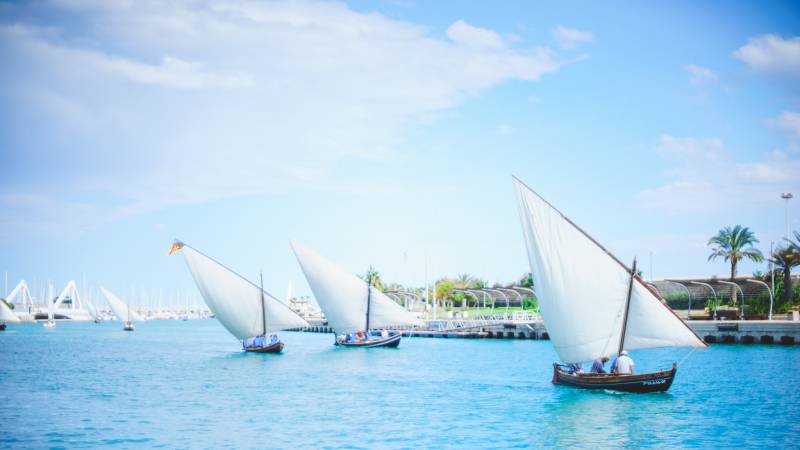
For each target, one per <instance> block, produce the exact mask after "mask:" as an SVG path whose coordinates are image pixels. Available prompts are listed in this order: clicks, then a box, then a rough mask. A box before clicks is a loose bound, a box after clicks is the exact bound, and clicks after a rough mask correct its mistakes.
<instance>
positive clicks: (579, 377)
mask: <svg viewBox="0 0 800 450" xmlns="http://www.w3.org/2000/svg"><path fill="white" fill-rule="evenodd" d="M677 370H678V365H677V364H675V363H673V364H672V369H670V370H664V371H661V372H650V373H642V374H634V375H613V374H602V373H581V374H570V373H569V372H567V371H566V370H563V369H562V366H561V365H559V364H553V384H560V385H564V386H572V387H576V388H581V389H608V390H611V391H620V392H636V393H647V392H664V391H666V390H667V389H669V387H670V386H672V380H673V379H674V378H675V372H676V371H677Z"/></svg>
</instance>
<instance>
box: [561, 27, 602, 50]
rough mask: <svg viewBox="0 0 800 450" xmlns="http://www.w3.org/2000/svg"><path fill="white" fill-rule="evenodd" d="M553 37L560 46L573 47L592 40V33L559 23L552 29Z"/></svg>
mask: <svg viewBox="0 0 800 450" xmlns="http://www.w3.org/2000/svg"><path fill="white" fill-rule="evenodd" d="M553 37H554V38H555V39H556V42H558V45H559V46H561V48H575V47H577V46H578V45H580V44H582V43H584V42H592V41H594V34H592V32H590V31H581V30H576V29H574V28H567V27H565V26H563V25H559V26H557V27H555V28H554V29H553Z"/></svg>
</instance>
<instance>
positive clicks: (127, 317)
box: [100, 287, 144, 331]
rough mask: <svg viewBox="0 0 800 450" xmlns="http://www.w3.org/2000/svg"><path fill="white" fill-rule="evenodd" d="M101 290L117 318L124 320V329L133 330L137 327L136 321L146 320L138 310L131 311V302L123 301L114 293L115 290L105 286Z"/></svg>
mask: <svg viewBox="0 0 800 450" xmlns="http://www.w3.org/2000/svg"><path fill="white" fill-rule="evenodd" d="M100 292H102V293H103V296H104V297H105V298H106V301H107V302H108V305H109V306H110V307H111V310H112V311H114V315H115V316H117V320H119V321H120V322H122V329H123V330H125V331H133V330H134V328H135V325H134V323H135V322H142V321H144V319H143V318H142V317H141V316H140V315H139V314H137V313H136V311H131V306H130V303H125V302H123V301H122V300H121V299H120V298H119V297H117V296H116V295H114V293H113V292H111V291H109V290H108V289H106V288H104V287H101V288H100Z"/></svg>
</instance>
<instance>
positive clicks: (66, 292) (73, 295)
mask: <svg viewBox="0 0 800 450" xmlns="http://www.w3.org/2000/svg"><path fill="white" fill-rule="evenodd" d="M66 299H70V302H71V303H70V309H81V308H82V307H83V304H82V303H81V297H80V295H79V294H78V286H77V285H76V284H75V280H70V281H69V282H68V283H67V285H66V286H64V289H63V290H62V291H61V293H60V294H58V297H57V298H56V301H55V305H53V307H54V308H55V309H58V308H59V307H60V306H61V304H62V303H64V300H66ZM50 300H51V299H48V301H50Z"/></svg>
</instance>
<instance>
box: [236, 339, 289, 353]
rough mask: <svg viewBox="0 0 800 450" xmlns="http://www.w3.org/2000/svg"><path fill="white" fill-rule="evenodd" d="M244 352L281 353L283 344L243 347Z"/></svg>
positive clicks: (279, 342)
mask: <svg viewBox="0 0 800 450" xmlns="http://www.w3.org/2000/svg"><path fill="white" fill-rule="evenodd" d="M244 351H246V352H249V353H280V352H282V351H283V342H282V341H278V342H276V343H274V344H270V345H267V346H265V347H245V348H244Z"/></svg>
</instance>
